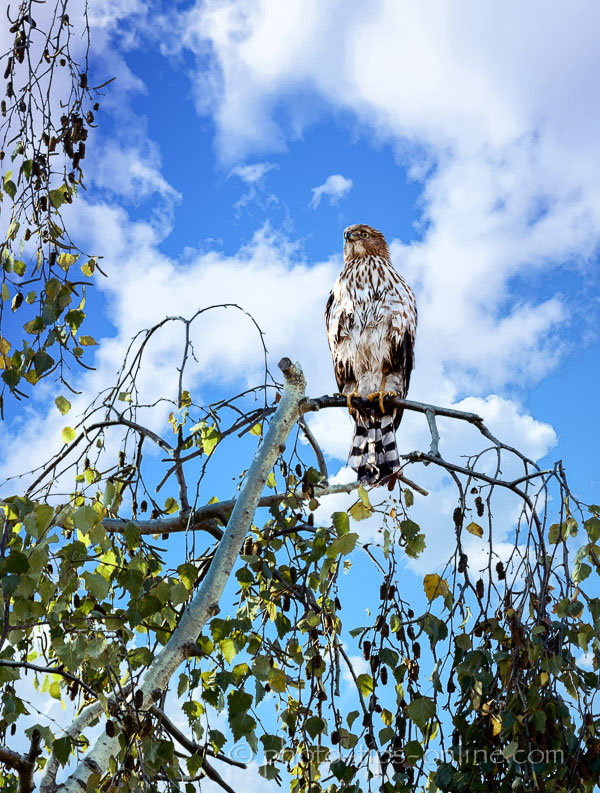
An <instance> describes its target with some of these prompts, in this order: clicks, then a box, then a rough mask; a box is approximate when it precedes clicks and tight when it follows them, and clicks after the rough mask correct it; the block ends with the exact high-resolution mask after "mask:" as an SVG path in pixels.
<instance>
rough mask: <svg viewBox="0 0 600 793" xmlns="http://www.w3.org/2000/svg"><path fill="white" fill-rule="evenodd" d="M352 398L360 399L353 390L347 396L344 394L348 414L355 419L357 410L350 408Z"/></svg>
mask: <svg viewBox="0 0 600 793" xmlns="http://www.w3.org/2000/svg"><path fill="white" fill-rule="evenodd" d="M352 397H360V394H359V393H358V391H357V390H356V388H354V389H353V390H352V391H351V392H350V393H349V394H346V404H347V405H348V413H349V414H350V415H351V416H352V417H353V418H356V416H357V415H358V410H357V409H356V408H355V407H353V406H352Z"/></svg>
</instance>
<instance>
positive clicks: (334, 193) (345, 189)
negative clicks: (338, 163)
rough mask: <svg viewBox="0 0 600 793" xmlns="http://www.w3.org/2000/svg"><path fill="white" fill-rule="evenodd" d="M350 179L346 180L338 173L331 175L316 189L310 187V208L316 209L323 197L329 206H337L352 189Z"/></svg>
mask: <svg viewBox="0 0 600 793" xmlns="http://www.w3.org/2000/svg"><path fill="white" fill-rule="evenodd" d="M353 184H354V183H353V182H352V179H347V178H346V177H345V176H342V175H341V174H340V173H333V174H331V176H328V177H327V179H325V181H324V182H323V184H320V185H319V186H318V187H312V188H311V193H312V198H311V200H310V204H309V206H310V208H311V209H316V208H317V207H318V206H319V204H320V203H321V200H322V199H323V197H324V196H325V197H326V198H327V199H328V200H329V203H330V204H337V203H338V201H341V199H342V198H345V197H346V196H347V195H348V193H349V192H350V190H352V187H353Z"/></svg>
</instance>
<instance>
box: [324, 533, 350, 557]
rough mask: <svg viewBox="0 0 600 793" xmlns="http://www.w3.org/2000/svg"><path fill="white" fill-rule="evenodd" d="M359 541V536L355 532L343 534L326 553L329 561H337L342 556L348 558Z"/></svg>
mask: <svg viewBox="0 0 600 793" xmlns="http://www.w3.org/2000/svg"><path fill="white" fill-rule="evenodd" d="M357 540H358V534H355V533H354V532H349V533H348V534H342V536H341V537H336V538H335V540H334V541H333V542H332V543H331V545H330V546H329V548H327V550H326V551H325V555H326V556H327V558H328V559H335V558H336V557H337V556H338V555H340V554H341V555H342V556H346V555H347V554H349V553H351V552H352V551H353V550H354V547H355V546H356V541H357Z"/></svg>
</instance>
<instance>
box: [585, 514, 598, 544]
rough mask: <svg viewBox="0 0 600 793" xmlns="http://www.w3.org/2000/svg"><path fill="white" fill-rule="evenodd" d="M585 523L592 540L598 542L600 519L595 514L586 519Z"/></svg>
mask: <svg viewBox="0 0 600 793" xmlns="http://www.w3.org/2000/svg"><path fill="white" fill-rule="evenodd" d="M583 525H584V526H585V530H586V531H587V533H588V537H589V538H590V540H591V541H592V542H597V540H599V539H600V520H598V518H597V517H596V516H595V515H594V517H593V518H589V520H586V521H585V523H584V524H583Z"/></svg>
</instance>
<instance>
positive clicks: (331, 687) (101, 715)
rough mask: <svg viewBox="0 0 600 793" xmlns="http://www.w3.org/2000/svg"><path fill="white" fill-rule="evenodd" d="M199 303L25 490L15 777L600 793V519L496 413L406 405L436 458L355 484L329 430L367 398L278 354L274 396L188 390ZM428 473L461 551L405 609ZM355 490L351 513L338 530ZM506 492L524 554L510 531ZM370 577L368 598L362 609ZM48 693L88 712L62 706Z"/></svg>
mask: <svg viewBox="0 0 600 793" xmlns="http://www.w3.org/2000/svg"><path fill="white" fill-rule="evenodd" d="M223 309H224V307H221V308H220V310H223ZM228 310H239V309H238V308H237V307H229V308H228ZM202 315H203V312H202V311H200V312H198V313H197V314H196V315H195V316H194V317H192V318H190V319H185V318H182V317H169V318H166V319H165V320H164V321H163V322H161V323H159V324H158V325H156V326H155V327H153V328H151V329H150V330H148V331H145V332H144V333H142V334H140V335H139V336H138V337H136V339H135V340H134V341H133V342H132V345H131V347H130V348H129V350H128V353H127V356H126V359H125V361H124V363H123V366H122V368H121V371H120V372H119V373H118V376H117V377H116V380H115V383H114V384H113V385H112V386H111V387H110V388H108V389H107V390H106V391H105V392H103V393H102V394H101V395H99V396H98V398H97V399H96V400H94V402H92V404H91V405H90V406H89V408H88V409H87V411H86V412H85V413H84V415H83V416H82V417H81V419H80V420H78V421H76V422H72V423H73V426H66V427H65V429H64V431H63V439H64V442H65V443H64V447H63V449H62V450H61V451H60V452H59V453H58V454H57V455H56V456H55V457H54V458H53V459H51V460H49V461H48V462H47V463H46V464H44V465H43V466H41V467H39V468H37V469H35V470H33V471H31V472H30V473H29V475H28V479H27V481H28V482H29V484H28V486H27V487H24V486H23V487H22V488H21V490H19V487H20V485H19V483H20V482H21V481H22V480H20V479H16V480H15V481H14V486H15V495H13V496H11V497H7V498H5V499H4V500H3V502H2V507H3V521H4V523H3V536H2V542H1V546H0V568H1V573H2V600H3V607H2V621H1V631H0V681H1V683H2V696H1V703H2V710H1V720H0V768H2V771H1V772H0V784H1V786H2V788H3V789H5V790H8V791H19V793H25V791H31V790H34V789H37V790H40V791H41V793H74V792H75V791H77V793H80V791H82V790H88V791H96V790H102V791H115V790H128V791H129V790H131V791H138V790H139V791H142V790H143V791H150V790H152V791H157V790H159V791H185V793H192V791H196V790H199V789H200V785H201V784H204V783H211V784H213V785H214V786H216V787H220V788H222V789H223V790H226V791H230V792H231V791H243V790H244V788H245V787H247V785H248V779H247V775H248V774H249V773H251V772H250V770H249V768H248V758H252V759H254V760H255V761H256V763H258V765H259V773H260V774H261V776H262V777H263V778H264V785H265V789H266V788H268V787H273V789H277V785H280V786H281V787H282V788H283V789H289V790H290V791H294V793H317V792H318V791H328V793H337V791H349V792H350V793H358V791H365V790H381V791H386V793H395V792H396V791H409V790H410V791H412V790H421V789H424V790H429V791H436V790H441V791H464V790H469V791H477V790H482V791H483V790H492V789H493V790H495V791H509V790H510V791H517V790H540V791H560V792H561V793H562V792H564V793H566V791H574V790H585V791H590V792H591V791H592V790H593V789H594V787H595V785H597V784H598V778H599V773H600V734H599V726H600V723H599V717H598V713H597V706H596V704H595V703H596V692H597V690H598V674H597V667H598V652H599V644H598V642H599V631H600V622H599V618H600V599H599V598H598V597H597V596H596V595H597V577H598V572H599V570H600V564H599V559H598V553H599V547H598V540H599V538H600V507H598V506H595V505H593V504H584V503H583V502H582V501H581V500H579V499H577V498H576V497H575V495H574V494H573V493H572V492H571V490H570V488H569V485H568V481H567V478H566V474H565V472H564V470H563V468H562V465H561V464H560V463H557V464H556V465H554V466H551V467H549V468H547V469H541V468H540V467H539V466H538V465H537V464H536V463H535V462H534V461H532V460H530V459H528V458H527V457H526V456H525V455H523V454H522V453H521V452H520V451H519V450H518V449H516V448H513V447H511V446H509V445H507V444H505V443H503V442H502V441H501V440H500V439H498V438H496V437H494V435H493V434H492V433H491V432H490V430H489V429H488V427H487V426H486V425H485V423H484V422H483V420H482V419H481V418H480V417H479V416H477V415H475V414H472V413H467V412H462V411H458V410H454V409H450V408H445V407H443V406H435V405H429V404H422V403H418V402H414V401H410V400H398V399H397V398H393V397H388V398H387V400H388V402H387V404H388V405H391V404H397V405H399V406H401V407H403V408H404V410H405V411H408V412H413V413H416V414H417V415H418V416H420V418H421V420H422V422H423V425H424V426H425V427H427V429H428V434H429V438H430V440H429V443H428V444H427V447H426V448H423V449H416V450H409V451H406V452H405V453H404V454H403V455H402V459H403V470H402V472H401V473H400V474H399V476H398V477H395V478H394V480H393V481H390V482H389V487H388V488H387V489H386V488H378V489H376V490H372V491H371V492H367V491H366V490H365V489H364V488H362V487H357V485H356V484H355V483H350V484H346V485H333V484H331V483H330V482H329V479H330V475H329V472H328V469H327V462H326V455H324V454H323V452H322V451H321V448H320V446H319V442H318V438H317V437H315V434H314V433H313V432H312V431H311V429H310V425H309V421H307V419H308V420H309V419H310V416H311V414H313V413H315V412H318V411H322V410H329V411H335V410H340V409H341V410H343V409H345V405H346V400H345V397H342V396H340V395H324V396H315V395H311V394H310V393H307V389H306V383H305V380H304V376H303V373H302V367H301V364H300V363H292V362H291V361H290V360H289V359H285V358H284V359H283V360H282V361H280V362H279V373H278V374H273V373H271V371H270V369H269V366H268V359H266V364H265V372H264V377H263V381H262V382H261V383H258V384H257V385H256V386H255V387H254V388H249V389H247V390H245V391H244V392H243V393H241V394H237V395H234V396H223V397H221V398H219V399H217V400H215V401H213V402H211V403H210V404H200V403H199V402H197V400H196V399H195V397H194V392H193V389H190V388H189V385H188V384H189V383H190V382H191V378H190V367H193V365H194V360H193V352H194V351H193V346H192V342H191V341H190V338H191V330H192V328H193V326H194V323H196V322H197V321H198V319H199V317H200V316H202ZM173 328H177V329H179V330H180V332H181V338H182V346H181V350H180V354H179V355H178V356H177V364H176V367H177V372H176V376H175V383H176V388H175V391H176V393H175V394H174V395H172V394H171V395H169V394H168V393H161V391H160V388H161V387H162V385H161V386H160V387H159V386H157V387H159V391H157V394H156V399H154V400H152V401H151V402H148V401H147V399H146V398H145V397H144V398H143V397H142V396H141V394H140V391H139V389H138V385H137V384H138V381H139V378H140V373H141V372H142V371H143V366H144V362H145V356H146V355H148V350H149V349H150V345H151V341H152V339H153V338H154V337H155V336H156V334H160V333H163V332H167V331H169V332H170V331H172V330H173ZM280 378H281V379H282V382H279V379H280ZM164 405H167V407H166V409H164V410H163V415H164V421H163V424H162V430H160V427H159V429H158V430H157V429H156V410H157V409H159V413H160V409H161V406H163V407H164ZM60 407H61V410H62V411H64V412H65V422H66V421H67V420H68V416H69V414H68V405H65V404H62V403H61V405H60ZM152 416H154V419H152V420H149V419H148V420H147V417H152ZM458 423H460V425H466V426H469V427H470V428H471V429H472V431H473V432H474V433H477V435H478V437H479V438H480V440H481V449H480V451H479V452H478V453H477V454H475V455H472V456H469V457H467V458H463V457H460V458H458V459H450V458H446V457H444V456H443V455H442V449H443V440H444V430H443V428H444V427H449V426H451V425H452V424H458ZM302 439H304V442H301V441H302ZM152 448H154V449H156V450H157V453H158V458H157V457H156V455H154V456H152V454H151V452H150V450H151V449H152ZM219 455H221V456H222V455H227V459H228V460H236V461H238V463H239V469H240V476H239V479H238V480H237V485H236V486H235V487H234V489H235V490H236V492H235V495H234V497H233V498H228V499H226V500H217V499H216V498H215V497H214V496H215V493H214V482H213V483H212V484H211V483H210V482H211V480H210V476H209V474H210V471H211V466H213V465H214V464H215V462H214V461H215V460H216V459H218V458H219ZM431 466H434V467H436V468H439V469H440V470H441V471H443V472H444V474H445V476H446V477H447V478H448V479H449V480H450V481H451V482H453V484H454V487H455V494H456V501H455V505H454V506H453V507H452V508H451V509H450V510H448V508H447V507H445V506H444V505H443V503H442V502H440V504H439V507H438V506H437V504H434V507H435V509H436V510H437V511H438V512H439V515H440V521H441V523H442V524H443V525H444V526H445V527H446V528H445V531H446V533H447V534H446V536H447V537H450V538H451V540H452V542H451V545H452V553H451V555H450V558H448V559H447V560H446V561H445V562H441V563H440V564H438V565H437V566H436V567H435V569H432V570H431V571H430V572H429V573H428V574H426V575H425V576H424V579H423V585H422V592H421V595H420V597H418V598H417V597H409V596H408V593H407V588H406V586H405V583H404V582H405V579H406V576H407V575H413V574H412V573H409V572H408V571H407V570H406V567H407V563H409V562H411V560H415V559H417V558H419V557H420V556H421V555H422V554H423V553H424V551H425V548H426V543H427V541H428V540H427V533H426V531H425V530H424V528H423V527H421V526H420V525H419V524H418V522H417V520H416V519H415V514H414V513H415V508H416V507H415V499H434V498H435V497H436V496H435V494H434V493H431V494H428V493H427V491H426V490H425V489H424V488H423V487H422V486H421V485H420V484H419V480H421V481H422V478H423V477H422V474H423V472H424V471H425V470H426V467H431ZM515 466H518V468H519V472H518V473H517V474H515V475H511V477H510V478H506V475H505V474H503V471H508V470H511V471H514V470H516V468H515ZM429 470H431V468H430V469H429ZM23 481H24V480H23ZM226 491H227V486H226V485H225V483H224V484H223V487H222V492H226ZM340 492H344V493H347V494H348V498H349V506H348V508H347V510H345V511H339V510H338V511H335V512H333V514H331V515H327V516H326V518H324V517H323V514H324V513H323V509H322V507H323V506H324V505H326V504H327V500H326V497H327V495H329V494H334V493H340ZM506 493H508V494H510V497H511V499H512V503H514V504H517V505H518V508H517V509H516V510H515V511H514V513H511V515H510V519H511V520H513V519H514V525H513V529H512V531H511V533H510V535H509V539H510V542H509V545H510V548H509V551H508V553H507V552H506V548H505V547H504V549H503V550H502V549H500V548H499V547H498V544H497V540H496V534H495V531H496V532H497V531H498V522H499V521H500V522H502V520H503V519H504V518H505V517H506V516H503V515H502V514H501V512H500V511H499V508H497V507H496V506H495V505H497V504H500V505H502V504H504V503H505V502H503V501H502V499H500V500H499V498H500V496H501V495H502V494H506ZM316 515H317V516H318V517H315V516H316ZM367 519H368V520H369V521H370V524H371V525H372V524H373V522H376V526H377V529H378V530H377V531H376V532H375V539H373V537H372V536H371V535H369V537H365V536H364V533H363V531H362V526H363V525H365V524H364V521H366V520H367ZM471 537H476V538H480V539H481V540H482V541H485V546H484V548H485V550H484V552H483V562H482V561H481V558H480V559H479V560H472V559H471V560H470V559H469V557H468V554H467V552H466V549H465V546H466V539H467V538H471ZM429 541H431V540H429ZM349 587H353V588H354V589H355V590H359V591H360V593H361V598H362V597H364V603H365V604H369V605H370V610H369V611H368V612H366V611H365V610H364V609H360V610H357V609H356V608H354V609H352V608H350V607H349V605H348V591H349V589H348V588H349ZM361 655H362V658H360V656H361ZM357 658H358V660H357ZM45 700H46V701H53V700H56V701H60V702H63V703H65V706H66V710H65V714H66V716H67V715H68V718H69V719H70V721H69V723H67V721H64V722H62V723H60V724H57V723H52V722H49V721H48V720H47V719H45V717H44V715H43V713H44V707H43V704H44V701H45ZM69 714H70V715H69ZM66 716H65V719H66ZM240 746H243V747H245V752H246V755H245V758H246V759H243V760H242V759H240V754H239V752H237V748H239V747H240Z"/></svg>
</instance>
